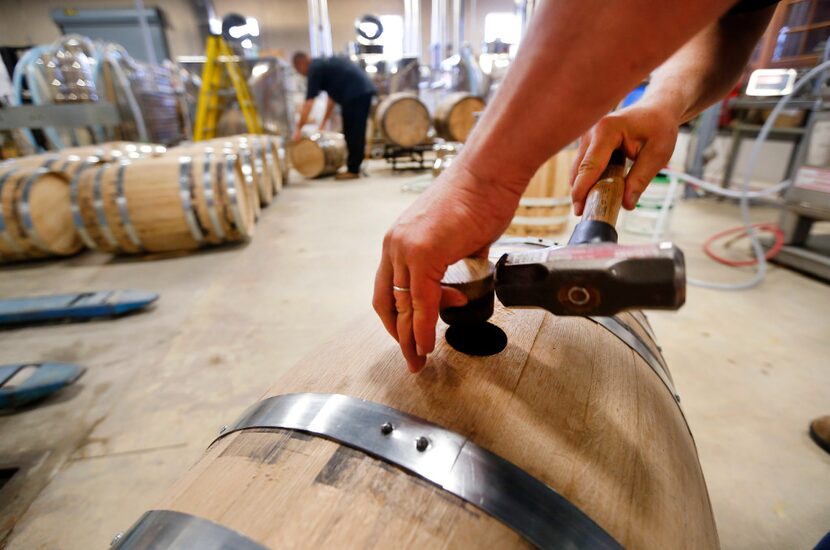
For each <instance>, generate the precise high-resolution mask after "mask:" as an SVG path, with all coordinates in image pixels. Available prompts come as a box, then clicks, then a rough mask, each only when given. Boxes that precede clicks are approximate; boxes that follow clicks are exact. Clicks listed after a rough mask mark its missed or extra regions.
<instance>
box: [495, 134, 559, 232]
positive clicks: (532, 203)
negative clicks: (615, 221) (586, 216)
mask: <svg viewBox="0 0 830 550" xmlns="http://www.w3.org/2000/svg"><path fill="white" fill-rule="evenodd" d="M575 156H576V149H564V150H562V151H560V152H559V153H557V154H556V155H554V156H553V157H551V158H550V159H548V160H547V161H546V162H545V163H544V164H542V166H540V167H539V169H538V170H537V171H536V174H534V175H533V178H531V180H530V182H529V183H528V185H527V188H526V189H525V192H524V193H523V194H522V198H521V199H519V206H518V208H516V213H515V215H514V217H513V220H512V221H511V222H510V227H508V228H507V231H506V232H505V233H506V234H508V235H516V236H536V237H546V236H549V235H553V234H555V233H559V232H561V231H563V230H564V229H565V227H566V226H567V223H568V217H569V212H570V208H571V186H570V171H571V165H572V164H573V161H574V158H575Z"/></svg>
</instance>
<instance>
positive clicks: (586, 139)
mask: <svg viewBox="0 0 830 550" xmlns="http://www.w3.org/2000/svg"><path fill="white" fill-rule="evenodd" d="M590 143H591V134H590V132H589V133H587V134H584V135H582V137H580V138H579V147H578V148H577V150H576V156H575V157H574V161H573V163H572V164H571V173H570V176H569V177H570V180H569V181H568V185H570V186H571V188H573V186H574V183H575V182H576V175H577V174H578V173H579V165H580V164H582V159H583V158H584V157H585V151H587V150H588V145H589V144H590Z"/></svg>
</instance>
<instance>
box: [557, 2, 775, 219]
mask: <svg viewBox="0 0 830 550" xmlns="http://www.w3.org/2000/svg"><path fill="white" fill-rule="evenodd" d="M774 10H775V8H774V6H770V7H767V8H764V9H761V10H755V11H748V12H739V13H728V14H726V15H725V16H723V17H722V18H720V19H719V20H718V21H717V22H715V23H712V24H711V25H708V26H707V27H706V28H704V29H703V30H702V31H700V32H699V33H698V34H697V35H695V37H694V38H693V39H692V40H690V41H689V42H688V43H687V44H685V45H684V46H683V47H682V48H680V49H679V50H678V51H677V52H676V53H675V54H674V55H672V56H671V57H670V58H669V59H668V60H667V61H666V62H665V63H663V65H661V66H660V67H659V68H658V69H657V70H656V71H655V72H654V74H653V75H652V79H651V82H650V83H649V85H648V88H646V92H645V94H644V95H643V97H642V98H641V99H640V101H638V102H637V103H635V104H634V105H631V106H629V107H627V108H625V109H621V110H619V111H616V112H614V113H611V114H609V115H606V116H605V117H603V118H602V119H600V121H599V122H598V123H597V124H595V125H594V127H593V128H591V129H590V130H589V131H588V132H587V133H586V134H585V135H583V136H582V138H581V140H580V144H579V151H578V153H577V156H576V159H575V161H574V169H573V173H572V175H571V181H572V185H573V191H572V197H573V203H574V213H575V214H577V215H581V214H582V210H583V208H584V203H585V197H586V196H587V194H588V190H589V189H590V188H591V186H593V184H594V183H595V182H596V181H597V179H598V178H599V177H600V174H601V173H602V171H603V170H604V169H605V166H606V164H607V163H608V159H609V158H610V157H611V152H612V151H613V150H614V149H616V148H617V147H620V146H622V147H623V149H624V150H625V152H626V155H627V156H628V158H630V159H633V160H634V164H633V166H632V167H631V169H630V170H629V172H628V175H627V176H626V185H625V194H624V195H623V207H625V208H627V209H629V210H630V209H632V208H634V207H635V206H636V204H637V199H638V198H639V196H640V194H641V193H642V192H643V191H644V190H645V188H646V187H647V186H648V184H649V183H650V182H651V180H652V179H653V178H654V176H655V175H656V174H657V172H659V171H660V169H661V168H663V167H664V166H665V165H666V164H667V163H668V161H669V159H670V158H671V155H672V152H673V151H674V145H675V142H676V141H677V131H678V128H679V126H680V125H681V124H683V123H684V122H688V121H689V120H691V119H693V118H694V117H695V116H697V115H698V114H699V113H700V112H701V111H703V110H704V109H706V107H708V106H709V105H711V104H712V103H714V102H716V101H718V100H719V99H720V98H722V97H723V96H724V95H726V94H727V93H728V92H729V91H730V90H731V89H732V87H733V86H734V84H735V82H736V81H737V80H738V78H739V77H740V75H741V73H742V72H743V71H744V69H745V67H746V62H747V60H748V59H749V56H750V55H751V54H752V50H753V48H754V47H755V44H756V43H757V42H758V39H759V38H760V36H761V34H762V33H763V32H764V29H765V28H766V26H767V24H768V23H769V20H770V18H771V17H772V13H773V12H774Z"/></svg>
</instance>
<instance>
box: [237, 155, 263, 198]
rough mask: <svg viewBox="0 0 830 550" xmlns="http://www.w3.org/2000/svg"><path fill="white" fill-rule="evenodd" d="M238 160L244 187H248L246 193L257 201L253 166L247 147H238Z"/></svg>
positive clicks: (257, 193)
mask: <svg viewBox="0 0 830 550" xmlns="http://www.w3.org/2000/svg"><path fill="white" fill-rule="evenodd" d="M238 151H239V153H238V155H239V161H240V163H241V164H242V176H243V177H244V178H245V187H247V188H248V194H249V195H250V197H251V200H256V201H259V198H258V197H259V191H257V189H256V187H255V185H254V167H253V163H252V162H251V157H252V156H253V155H252V154H251V150H250V149H248V148H247V147H239V149H238Z"/></svg>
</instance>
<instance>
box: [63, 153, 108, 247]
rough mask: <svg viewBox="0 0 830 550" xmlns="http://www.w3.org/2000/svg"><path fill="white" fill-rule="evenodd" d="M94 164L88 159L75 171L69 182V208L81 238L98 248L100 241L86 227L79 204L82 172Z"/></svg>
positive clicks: (85, 242) (88, 244) (89, 245)
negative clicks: (97, 241)
mask: <svg viewBox="0 0 830 550" xmlns="http://www.w3.org/2000/svg"><path fill="white" fill-rule="evenodd" d="M92 166H95V164H93V163H92V162H90V161H89V160H87V162H85V163H84V164H82V165H81V167H80V168H78V170H77V171H76V172H75V175H74V176H72V179H71V180H70V182H69V209H70V211H71V212H72V223H73V224H74V225H75V231H77V232H78V235H79V236H80V237H81V240H82V241H83V242H84V244H85V245H86V246H87V247H89V248H91V249H93V250H98V249H100V247H99V246H98V243H96V242H95V240H94V239H93V238H92V237H91V236H90V235H89V231H87V229H86V224H85V223H84V219H83V217H82V216H81V205H80V204H79V202H78V201H79V187H80V184H81V174H83V172H84V171H85V170H86V169H87V168H90V167H92Z"/></svg>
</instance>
